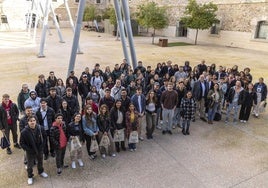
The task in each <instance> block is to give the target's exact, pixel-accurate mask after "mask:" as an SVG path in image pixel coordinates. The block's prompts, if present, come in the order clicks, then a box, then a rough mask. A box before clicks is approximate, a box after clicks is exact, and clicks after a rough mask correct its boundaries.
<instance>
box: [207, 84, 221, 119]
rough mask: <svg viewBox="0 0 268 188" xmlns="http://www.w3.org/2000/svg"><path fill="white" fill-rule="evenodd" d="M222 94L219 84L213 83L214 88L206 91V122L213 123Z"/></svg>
mask: <svg viewBox="0 0 268 188" xmlns="http://www.w3.org/2000/svg"><path fill="white" fill-rule="evenodd" d="M222 97H223V94H222V92H221V90H220V89H219V84H217V83H215V84H214V88H213V89H211V90H209V92H208V97H207V98H208V101H209V103H208V124H213V120H214V117H215V114H216V112H217V110H218V109H220V105H221V100H222Z"/></svg>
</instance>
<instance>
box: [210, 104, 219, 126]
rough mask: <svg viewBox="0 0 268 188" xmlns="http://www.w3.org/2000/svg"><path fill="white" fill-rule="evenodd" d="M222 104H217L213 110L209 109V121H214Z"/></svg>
mask: <svg viewBox="0 0 268 188" xmlns="http://www.w3.org/2000/svg"><path fill="white" fill-rule="evenodd" d="M219 105H220V103H219V102H215V103H214V105H213V107H212V108H209V109H208V121H213V120H214V117H215V114H216V112H217V110H218V107H219Z"/></svg>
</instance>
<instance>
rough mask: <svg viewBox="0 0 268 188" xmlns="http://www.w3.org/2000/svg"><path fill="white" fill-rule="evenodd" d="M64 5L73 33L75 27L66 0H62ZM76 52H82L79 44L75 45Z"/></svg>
mask: <svg viewBox="0 0 268 188" xmlns="http://www.w3.org/2000/svg"><path fill="white" fill-rule="evenodd" d="M64 5H65V8H66V10H67V14H68V17H69V21H70V25H71V27H72V30H73V33H74V31H75V28H74V22H73V19H72V15H71V12H70V8H69V4H68V0H64ZM77 53H78V54H83V52H82V51H81V49H80V46H79V44H78V47H77Z"/></svg>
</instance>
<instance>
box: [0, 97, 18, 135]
mask: <svg viewBox="0 0 268 188" xmlns="http://www.w3.org/2000/svg"><path fill="white" fill-rule="evenodd" d="M10 102H11V107H10V116H11V119H12V125H13V126H14V125H16V124H17V121H18V120H19V109H18V107H17V105H16V104H15V103H12V101H10ZM0 118H1V120H0V130H2V129H6V128H7V126H8V123H7V112H6V110H5V108H4V107H3V104H2V103H1V104H0Z"/></svg>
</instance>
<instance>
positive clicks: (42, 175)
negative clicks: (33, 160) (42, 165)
mask: <svg viewBox="0 0 268 188" xmlns="http://www.w3.org/2000/svg"><path fill="white" fill-rule="evenodd" d="M39 175H40V176H41V177H43V178H47V177H48V175H47V173H45V172H42V173H41V174H39ZM27 182H28V185H32V184H33V178H28V181H27Z"/></svg>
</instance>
